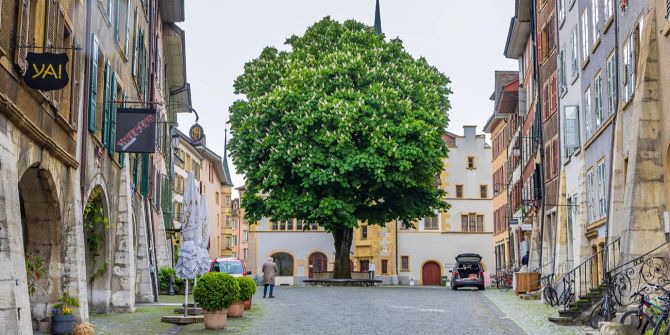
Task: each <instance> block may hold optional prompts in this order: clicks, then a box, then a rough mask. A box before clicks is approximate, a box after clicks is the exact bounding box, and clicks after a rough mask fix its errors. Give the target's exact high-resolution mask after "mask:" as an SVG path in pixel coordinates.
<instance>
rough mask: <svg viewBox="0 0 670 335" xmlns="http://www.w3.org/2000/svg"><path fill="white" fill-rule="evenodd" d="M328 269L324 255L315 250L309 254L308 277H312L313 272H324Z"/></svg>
mask: <svg viewBox="0 0 670 335" xmlns="http://www.w3.org/2000/svg"><path fill="white" fill-rule="evenodd" d="M327 270H328V259H327V258H326V255H324V254H322V253H320V252H317V253H313V254H311V255H310V256H309V278H314V272H326V271H327Z"/></svg>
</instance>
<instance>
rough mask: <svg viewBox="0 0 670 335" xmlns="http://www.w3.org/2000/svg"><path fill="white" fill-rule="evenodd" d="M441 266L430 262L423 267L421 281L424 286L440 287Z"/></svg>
mask: <svg viewBox="0 0 670 335" xmlns="http://www.w3.org/2000/svg"><path fill="white" fill-rule="evenodd" d="M440 275H441V273H440V265H439V264H437V263H435V262H428V263H426V264H424V265H423V269H422V271H421V280H422V281H423V285H436V286H439V285H440V279H441V278H440Z"/></svg>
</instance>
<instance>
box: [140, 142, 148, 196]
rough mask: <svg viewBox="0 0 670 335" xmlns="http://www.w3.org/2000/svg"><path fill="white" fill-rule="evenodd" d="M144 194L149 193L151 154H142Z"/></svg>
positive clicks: (141, 190) (142, 185)
mask: <svg viewBox="0 0 670 335" xmlns="http://www.w3.org/2000/svg"><path fill="white" fill-rule="evenodd" d="M140 193H141V194H142V196H145V197H146V196H148V195H149V154H147V153H144V154H142V181H141V185H140Z"/></svg>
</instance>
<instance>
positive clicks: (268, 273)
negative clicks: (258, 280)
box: [263, 257, 279, 298]
mask: <svg viewBox="0 0 670 335" xmlns="http://www.w3.org/2000/svg"><path fill="white" fill-rule="evenodd" d="M277 272H279V270H277V264H275V262H274V260H273V259H272V257H268V259H267V260H266V261H265V264H263V298H265V296H266V295H267V293H268V286H270V298H274V295H272V291H273V290H274V287H275V276H276V275H277Z"/></svg>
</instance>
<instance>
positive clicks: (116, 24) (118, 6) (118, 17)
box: [109, 0, 121, 44]
mask: <svg viewBox="0 0 670 335" xmlns="http://www.w3.org/2000/svg"><path fill="white" fill-rule="evenodd" d="M110 8H111V4H110ZM110 12H111V10H110ZM113 14H114V15H113V16H115V18H114V20H112V18H111V17H110V18H109V19H110V20H112V21H114V41H116V43H117V44H118V43H119V42H120V41H121V30H120V29H121V25H120V24H119V23H120V21H121V0H116V12H115V13H113Z"/></svg>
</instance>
